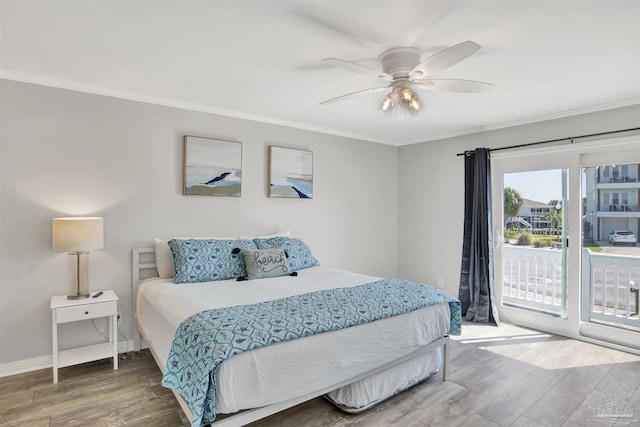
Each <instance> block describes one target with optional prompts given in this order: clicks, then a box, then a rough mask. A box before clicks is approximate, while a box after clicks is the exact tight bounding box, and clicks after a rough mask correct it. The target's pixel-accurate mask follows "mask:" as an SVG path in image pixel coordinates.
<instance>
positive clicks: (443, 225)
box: [398, 106, 640, 296]
mask: <svg viewBox="0 0 640 427" xmlns="http://www.w3.org/2000/svg"><path fill="white" fill-rule="evenodd" d="M639 124H640V106H632V107H626V108H619V109H613V110H607V111H603V112H598V113H591V114H583V115H576V116H572V117H568V118H563V119H556V120H549V121H544V122H538V123H533V124H528V125H521V126H514V127H510V128H504V129H500V130H495V131H489V132H482V133H477V134H473V135H465V136H460V137H456V138H448V139H443V140H439V141H430V142H425V143H421V144H414V145H408V146H404V147H400V150H399V155H398V170H399V178H398V181H399V191H398V200H399V202H398V212H399V227H398V233H399V234H398V274H399V276H400V277H402V278H403V279H408V280H415V281H418V282H423V283H428V284H433V285H437V284H438V281H439V279H442V280H444V285H443V287H444V288H445V289H446V290H447V291H449V292H450V293H452V294H453V295H454V296H457V295H458V285H459V281H460V257H461V254H462V235H463V210H464V157H462V156H461V157H457V156H456V154H457V153H461V152H464V151H465V150H473V149H475V148H477V147H488V148H497V147H505V146H510V145H516V144H525V143H528V142H536V141H543V140H549V139H557V138H564V137H567V136H577V135H585V134H592V133H598V132H606V131H611V130H618V129H627V128H635V127H638V125H639ZM639 149H640V147H639Z"/></svg>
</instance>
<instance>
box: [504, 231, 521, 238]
mask: <svg viewBox="0 0 640 427" xmlns="http://www.w3.org/2000/svg"><path fill="white" fill-rule="evenodd" d="M518 234H519V233H518V232H517V231H516V230H504V239H505V240H509V239H517V238H518Z"/></svg>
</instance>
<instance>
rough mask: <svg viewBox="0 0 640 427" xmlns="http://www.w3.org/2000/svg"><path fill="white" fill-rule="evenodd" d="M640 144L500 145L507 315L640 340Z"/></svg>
mask: <svg viewBox="0 0 640 427" xmlns="http://www.w3.org/2000/svg"><path fill="white" fill-rule="evenodd" d="M638 144H640V137H625V138H615V139H610V140H606V141H598V142H585V143H580V144H574V145H564V146H562V145H561V146H555V147H550V148H543V149H530V150H526V149H521V150H513V151H512V152H506V151H505V152H503V153H500V152H494V153H492V185H493V227H494V234H495V235H494V243H495V245H496V247H495V251H494V262H495V281H496V298H497V300H498V301H499V310H500V316H501V318H503V319H506V320H510V321H512V322H514V323H518V324H522V325H526V326H531V327H535V328H538V329H543V330H547V331H550V332H556V333H559V334H562V335H567V336H576V337H577V336H580V335H582V336H586V337H590V338H595V339H599V340H605V341H610V342H613V343H616V344H622V345H626V346H630V347H636V348H640V320H639V318H638V311H639V310H638V303H639V301H638V296H637V295H638V292H639V291H637V290H636V289H638V288H640V245H638V244H637V243H634V241H635V242H637V239H638V234H639V233H640V208H639V207H638V206H640V203H639V202H640V150H638V148H637V147H638Z"/></svg>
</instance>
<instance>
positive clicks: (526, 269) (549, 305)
mask: <svg viewBox="0 0 640 427" xmlns="http://www.w3.org/2000/svg"><path fill="white" fill-rule="evenodd" d="M503 265H504V288H503V290H502V302H503V303H505V304H508V305H513V306H519V307H524V308H529V309H533V310H537V311H543V312H546V313H550V314H554V315H558V316H560V315H561V314H562V312H563V309H562V308H563V304H562V301H563V295H562V292H563V291H562V251H561V250H558V249H537V248H527V247H521V246H510V245H505V246H504V250H503Z"/></svg>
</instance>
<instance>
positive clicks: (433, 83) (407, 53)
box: [320, 40, 494, 116]
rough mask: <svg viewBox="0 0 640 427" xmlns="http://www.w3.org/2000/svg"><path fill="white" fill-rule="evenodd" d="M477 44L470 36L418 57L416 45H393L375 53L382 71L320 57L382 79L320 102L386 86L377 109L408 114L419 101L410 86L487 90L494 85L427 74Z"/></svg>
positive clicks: (468, 52) (414, 111)
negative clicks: (397, 107)
mask: <svg viewBox="0 0 640 427" xmlns="http://www.w3.org/2000/svg"><path fill="white" fill-rule="evenodd" d="M478 49H480V45H479V44H477V43H474V42H472V41H470V40H468V41H466V42H462V43H460V44H457V45H453V46H451V47H448V48H446V49H444V50H441V51H440V52H438V53H435V54H433V55H432V56H430V57H428V58H426V59H424V60H422V61H420V49H418V48H415V47H395V48H392V49H388V50H385V51H384V52H382V53H381V54H380V56H379V57H378V61H380V64H381V65H382V71H380V70H377V69H375V68H371V67H368V66H366V65H362V64H358V63H355V62H349V61H344V60H342V59H336V58H326V59H323V61H324V62H327V63H330V64H332V65H335V66H338V67H342V68H346V69H347V70H351V71H354V72H357V73H362V74H366V75H369V76H373V77H377V78H379V79H381V80H384V81H385V82H387V83H388V84H387V85H385V86H380V87H374V88H370V89H364V90H359V91H357V92H351V93H347V94H345V95H341V96H338V97H336V98H331V99H327V100H326V101H323V102H321V103H320V105H325V104H331V103H332V102H338V101H343V100H345V99H349V98H351V97H354V96H358V95H364V94H367V93H373V92H380V91H384V90H387V89H389V90H390V91H389V93H388V94H387V96H386V97H385V98H384V99H383V100H382V102H380V104H379V105H378V110H379V111H380V112H381V113H382V114H384V115H389V114H391V111H392V110H393V107H394V106H395V105H396V104H399V105H400V106H401V107H404V108H406V109H407V110H408V111H409V112H410V113H411V115H412V116H415V115H417V114H419V113H420V110H421V108H422V104H421V103H420V99H419V98H418V94H417V93H416V92H415V91H414V90H413V88H414V87H415V88H418V89H427V90H441V91H447V92H468V93H473V92H487V91H489V90H491V89H492V88H493V87H494V85H493V84H491V83H485V82H479V81H475V80H459V79H432V78H430V76H432V75H434V74H436V73H438V72H440V71H442V70H444V69H446V68H449V67H451V66H452V65H455V64H457V63H458V62H460V61H462V60H463V59H465V58H467V57H469V56H471V55H472V54H473V53H475V52H476V51H477V50H478Z"/></svg>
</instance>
